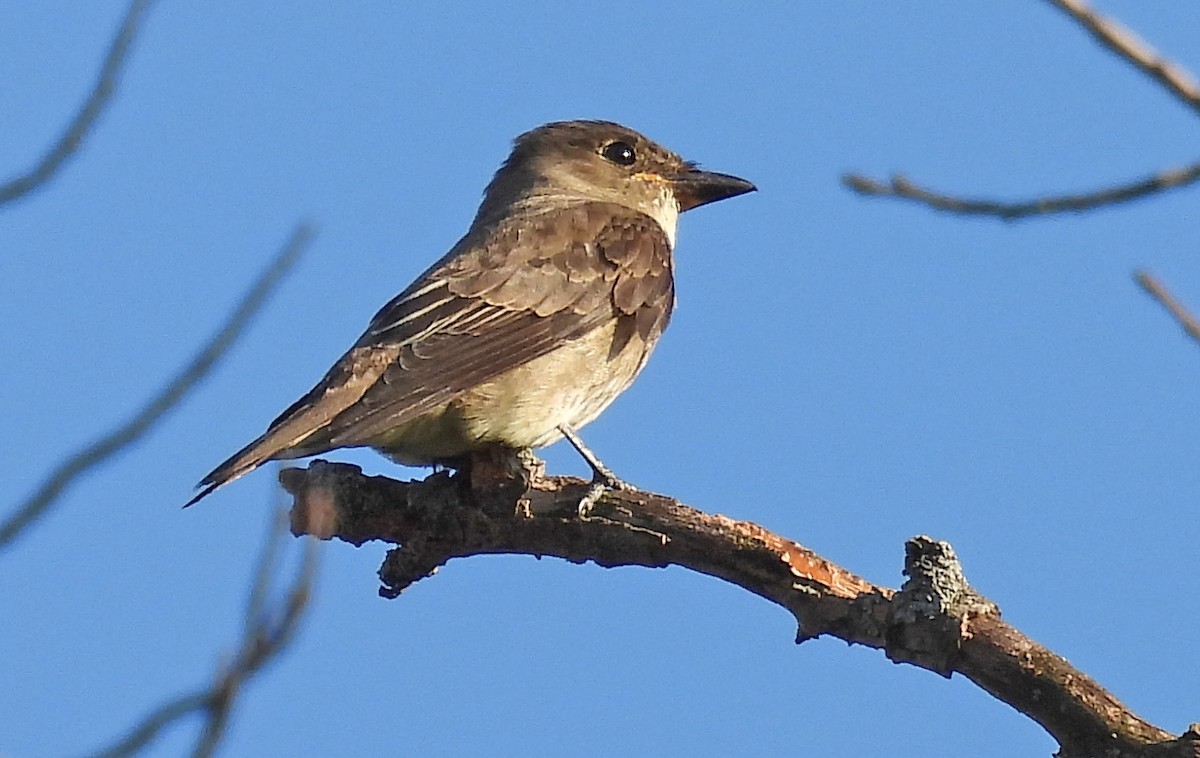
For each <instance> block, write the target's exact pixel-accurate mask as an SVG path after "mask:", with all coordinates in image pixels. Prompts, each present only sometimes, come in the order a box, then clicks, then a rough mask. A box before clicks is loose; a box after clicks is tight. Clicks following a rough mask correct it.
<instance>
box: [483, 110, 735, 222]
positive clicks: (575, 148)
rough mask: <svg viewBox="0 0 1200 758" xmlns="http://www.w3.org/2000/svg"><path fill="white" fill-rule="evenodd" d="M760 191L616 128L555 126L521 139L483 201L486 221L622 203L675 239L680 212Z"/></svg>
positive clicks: (606, 123)
mask: <svg viewBox="0 0 1200 758" xmlns="http://www.w3.org/2000/svg"><path fill="white" fill-rule="evenodd" d="M754 189H755V187H754V185H753V184H751V183H750V182H748V181H746V180H745V179H739V178H738V177H736V176H730V175H728V174H718V173H715V172H712V171H704V170H702V169H700V168H699V167H698V166H697V165H696V164H695V163H692V162H689V161H685V160H684V159H683V158H681V157H680V156H678V155H676V154H675V153H673V152H671V151H670V150H668V149H666V148H665V147H663V146H661V145H659V144H657V143H655V142H653V141H651V140H650V139H647V138H646V137H644V136H643V135H641V134H639V133H637V132H635V131H634V130H632V129H629V128H628V127H624V126H621V125H620V124H615V123H613V122H611V121H557V122H554V123H550V124H545V125H544V126H539V127H538V128H536V129H533V130H531V131H528V132H526V133H525V134H522V135H521V136H520V137H517V139H516V143H515V145H514V146H513V151H512V154H511V155H510V156H509V157H508V160H507V161H505V163H504V165H503V166H501V167H500V170H499V171H498V172H496V176H495V178H494V179H493V180H492V183H491V184H489V185H488V188H487V192H486V193H485V197H484V203H483V207H481V208H480V216H481V217H483V216H485V215H487V214H486V213H485V211H487V210H488V209H489V207H490V209H491V210H493V211H500V210H501V209H502V208H503V207H505V206H508V205H511V204H512V203H514V202H518V201H525V200H535V201H536V200H538V199H543V200H546V201H548V202H564V201H566V202H569V201H572V200H589V201H597V202H608V203H616V204H618V205H622V206H625V207H627V208H631V209H634V210H637V211H640V212H642V213H645V214H646V215H648V216H651V217H653V218H655V219H656V220H657V221H658V222H659V224H660V225H662V227H663V229H664V230H665V231H666V232H667V234H668V236H670V237H671V238H672V239H674V237H675V219H676V218H677V217H678V215H679V213H680V212H682V211H686V210H690V209H692V208H696V207H698V206H701V205H704V204H706V203H711V202H715V201H717V200H724V199H725V198H729V197H734V196H736V195H741V194H744V193H746V192H751V191H753V190H754Z"/></svg>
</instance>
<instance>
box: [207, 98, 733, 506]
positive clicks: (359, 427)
mask: <svg viewBox="0 0 1200 758" xmlns="http://www.w3.org/2000/svg"><path fill="white" fill-rule="evenodd" d="M754 189H755V187H754V185H752V184H751V183H750V182H747V181H745V180H744V179H739V178H737V177H734V176H728V175H726V174H717V173H713V172H709V171H703V170H701V169H699V168H697V166H696V164H694V163H690V162H687V161H684V160H683V159H682V158H680V157H679V156H678V155H676V154H675V153H673V152H671V151H669V150H667V149H666V148H663V147H661V146H660V145H658V144H656V143H654V142H651V141H650V140H649V139H647V138H646V137H644V136H642V135H641V134H638V133H637V132H635V131H633V130H632V129H628V128H626V127H624V126H621V125H620V124H615V123H611V122H607V121H562V122H556V123H550V124H546V125H544V126H540V127H538V128H536V129H533V130H532V131H529V132H526V133H525V134H522V135H521V136H520V137H517V139H516V141H515V143H514V147H513V150H512V154H511V155H510V156H509V157H508V160H507V161H505V163H504V165H503V166H501V167H500V170H499V171H497V172H496V175H495V177H494V178H493V179H492V181H491V183H490V184H488V186H487V189H486V191H485V192H484V197H483V203H482V205H480V207H479V212H478V213H477V214H476V215H475V220H474V221H473V222H472V223H471V228H470V229H469V230H467V233H466V235H465V236H464V237H463V238H462V239H461V240H459V242H458V244H456V245H455V246H454V247H453V248H451V249H450V252H448V253H447V254H446V255H445V256H444V257H443V258H442V259H441V260H439V261H438V262H437V263H435V264H433V266H432V267H430V268H429V269H428V270H427V271H426V272H425V273H423V274H421V276H419V277H418V278H417V280H416V281H415V282H413V283H412V284H411V285H409V287H408V288H407V289H406V290H404V291H403V292H401V293H400V294H399V295H397V296H396V297H395V298H394V299H393V300H392V301H391V302H389V303H388V304H387V305H385V306H384V307H383V308H382V309H381V310H380V311H379V313H377V314H375V318H374V319H372V320H371V323H370V326H368V327H367V331H366V333H365V334H363V335H362V337H360V338H359V340H358V342H356V343H355V344H354V346H353V347H352V348H350V350H349V351H348V352H347V353H346V354H345V355H343V356H342V357H341V358H340V359H339V360H338V362H337V363H335V364H334V365H333V368H331V369H330V370H329V373H327V374H326V375H325V377H324V378H323V379H322V380H321V381H320V382H319V383H318V384H317V386H316V387H314V388H313V389H312V390H310V391H309V393H308V394H307V395H305V396H304V397H302V398H300V399H299V400H297V401H296V402H295V403H294V404H293V405H292V406H291V407H290V408H288V409H287V410H285V411H284V412H283V413H282V414H281V415H280V416H279V418H277V419H275V421H274V422H272V423H271V426H270V427H269V428H268V429H267V431H266V432H265V433H264V434H263V435H262V436H261V437H259V438H258V439H256V440H254V441H253V442H251V443H250V444H249V445H247V446H246V447H244V448H243V449H241V450H239V451H238V452H237V453H235V454H234V455H233V456H232V457H231V458H229V460H227V461H225V462H224V463H222V464H221V465H220V466H217V468H216V469H214V470H213V471H212V473H210V474H209V475H208V476H206V477H204V479H203V480H202V481H201V482H200V484H199V485H197V486H198V487H203V489H202V490H201V491H200V493H199V494H197V495H196V496H195V497H194V498H192V500H191V501H190V502H189V503H188V505H192V504H193V503H195V502H197V501H198V500H200V499H201V498H203V497H205V496H206V495H208V494H209V493H211V492H212V491H213V490H215V489H217V488H218V487H221V486H222V485H224V484H227V483H229V482H231V481H233V480H234V479H237V478H238V477H240V476H242V475H243V474H246V473H248V472H250V471H253V470H254V469H255V468H257V467H259V466H261V465H262V464H264V463H266V462H267V461H270V460H277V459H289V458H302V457H305V456H310V455H316V454H319V453H324V452H327V451H329V450H333V449H334V448H341V447H364V446H366V447H372V448H375V449H376V450H378V451H379V452H381V453H383V454H384V455H386V456H388V457H390V458H392V459H393V460H395V461H397V462H400V463H403V464H407V465H428V464H442V465H447V466H450V467H461V466H462V465H464V464H465V462H466V461H467V460H468V457H469V456H470V455H471V454H472V453H475V452H477V451H480V450H483V449H485V448H487V447H489V446H496V445H499V446H502V447H504V448H512V449H514V450H528V449H531V448H537V447H542V446H544V445H548V444H550V443H552V442H554V441H556V440H558V439H560V438H562V437H564V436H566V437H567V438H568V439H569V440H570V441H571V442H572V444H574V445H575V446H576V448H577V449H579V451H580V453H581V454H582V455H583V456H584V457H585V458H586V459H587V460H588V462H589V464H591V465H592V469H593V471H594V472H596V478H597V481H603V482H604V483H606V484H609V485H615V484H619V480H616V479H615V477H613V476H612V474H611V472H609V471H608V470H607V469H606V468H604V467H603V465H602V464H600V462H599V461H598V460H596V458H595V456H594V455H591V453H590V451H588V450H587V448H586V447H585V446H584V445H583V444H582V442H581V441H580V440H579V438H578V435H577V434H576V433H575V432H576V430H577V429H579V428H580V427H582V426H583V425H584V424H587V423H588V422H589V421H591V420H592V419H594V418H596V416H598V415H599V414H600V412H601V411H603V410H604V409H605V408H607V407H608V405H609V404H610V403H611V402H612V401H613V400H614V399H615V398H616V397H617V395H619V394H620V393H621V392H623V391H624V390H625V389H626V388H627V387H628V386H629V385H630V383H631V382H633V380H634V378H635V377H636V376H637V375H638V373H639V372H640V371H641V370H642V368H643V367H644V366H645V365H646V359H647V358H648V357H649V356H650V351H651V350H653V349H654V345H655V343H656V342H657V341H658V338H659V337H660V336H661V335H662V332H663V329H665V328H666V326H667V322H668V321H669V320H670V318H671V309H672V308H673V306H674V304H675V283H674V277H673V269H674V258H673V251H674V247H675V227H676V222H677V220H678V217H679V213H680V212H681V211H686V210H689V209H691V208H695V207H697V206H700V205H704V204H705V203H711V202H714V201H716V200H722V199H725V198H728V197H734V196H735V195H741V194H743V193H746V192H750V191H752V190H754Z"/></svg>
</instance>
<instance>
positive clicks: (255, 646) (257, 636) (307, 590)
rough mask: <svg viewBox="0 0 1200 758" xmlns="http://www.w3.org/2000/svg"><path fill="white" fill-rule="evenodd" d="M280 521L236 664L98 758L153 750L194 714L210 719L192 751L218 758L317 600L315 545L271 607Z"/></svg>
mask: <svg viewBox="0 0 1200 758" xmlns="http://www.w3.org/2000/svg"><path fill="white" fill-rule="evenodd" d="M273 515H274V516H276V518H274V519H273V523H272V526H271V528H270V529H268V530H267V538H266V541H265V542H264V544H263V547H262V550H261V551H260V553H259V561H258V567H257V569H256V570H255V576H254V580H253V583H252V589H251V597H257V598H259V599H258V601H257V602H254V601H252V602H251V603H249V604H248V607H247V615H246V623H245V626H244V630H243V633H242V641H241V644H240V646H239V649H238V652H237V654H236V655H235V656H234V657H233V661H232V662H231V663H230V664H229V665H228V666H226V667H224V668H223V670H221V671H220V672H219V675H218V676H217V677H216V679H215V681H214V682H213V683H212V684H211V685H210V686H209V687H206V688H204V689H201V690H198V691H196V692H193V693H190V694H187V695H184V696H182V697H179V698H177V699H175V700H172V701H170V702H169V703H166V704H165V705H163V706H161V707H159V708H158V709H156V710H155V711H153V712H152V713H151V714H150V715H149V716H147V717H146V718H145V719H143V720H142V721H141V722H140V723H139V724H137V725H136V726H134V728H133V729H131V730H130V731H129V733H128V734H127V735H126V736H125V737H122V738H121V739H120V740H119V741H118V742H117V743H116V744H114V745H112V746H111V747H108V748H105V749H104V750H102V751H100V752H98V753H94V754H93V758H128V756H132V755H135V754H136V753H137V752H138V751H140V750H141V749H143V748H144V747H146V746H147V745H149V744H150V743H151V742H152V741H153V740H154V739H155V738H156V737H157V736H158V735H159V734H160V733H161V732H162V730H163V729H166V728H167V727H169V726H172V725H173V724H175V723H176V722H178V721H180V720H181V719H183V718H185V717H187V716H190V715H191V714H193V713H202V714H204V716H205V723H204V727H203V729H202V730H201V732H200V735H199V737H198V739H197V741H196V745H195V747H194V748H193V750H192V756H193V758H207V757H208V756H211V755H213V753H214V751H215V750H216V748H217V746H218V745H219V744H220V741H221V738H222V737H223V736H224V734H225V728H226V726H227V725H228V723H229V717H230V714H231V713H232V712H233V706H234V704H235V702H236V700H237V696H238V695H239V694H240V693H241V691H242V687H243V686H244V685H245V684H246V683H247V682H248V681H249V680H250V679H251V678H253V677H254V675H255V674H257V673H259V672H260V671H262V670H263V669H264V668H265V667H266V665H267V664H268V663H270V662H271V661H272V660H274V659H276V658H278V657H279V654H280V653H282V652H283V651H284V650H285V649H286V648H287V646H288V644H289V643H290V642H291V641H292V639H293V638H294V637H295V634H296V631H297V630H298V629H299V626H300V621H301V620H302V618H303V616H304V611H305V609H306V608H307V607H308V601H309V598H310V597H311V594H312V586H313V578H314V576H315V573H316V565H317V562H316V561H317V550H316V547H317V543H316V541H315V540H309V541H308V544H307V545H305V549H304V557H303V559H302V561H301V564H300V567H299V569H298V570H297V572H296V575H295V577H294V578H293V579H292V584H291V587H290V588H289V589H288V590H287V592H286V593H284V594H283V595H282V597H281V598H280V600H279V601H278V604H277V606H276V607H273V608H268V607H267V598H269V597H271V596H272V595H273V594H274V592H273V591H272V588H271V584H272V576H273V574H274V570H273V567H274V563H275V561H274V556H275V555H276V554H277V553H278V551H279V548H280V546H281V542H282V540H283V538H284V537H285V535H286V534H287V532H286V530H285V529H284V525H285V524H286V521H285V520H284V519H283V518H282V512H278V513H275V514H273Z"/></svg>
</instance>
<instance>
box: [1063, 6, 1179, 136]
mask: <svg viewBox="0 0 1200 758" xmlns="http://www.w3.org/2000/svg"><path fill="white" fill-rule="evenodd" d="M1047 1H1048V2H1049V3H1050V4H1051V5H1053V6H1054V7H1056V8H1058V9H1059V10H1061V11H1062V12H1063V13H1066V14H1067V15H1068V16H1070V17H1071V18H1073V19H1075V21H1077V22H1078V23H1079V25H1080V26H1082V27H1083V28H1084V29H1087V31H1088V32H1089V33H1090V34H1091V35H1092V36H1093V37H1095V38H1096V40H1097V41H1098V42H1099V43H1100V44H1101V45H1103V46H1104V47H1107V48H1108V49H1109V50H1111V51H1112V52H1114V53H1116V54H1117V55H1119V56H1120V57H1122V58H1124V59H1125V60H1126V61H1128V62H1129V63H1131V64H1133V65H1134V66H1135V67H1137V68H1138V69H1139V70H1141V71H1142V72H1143V73H1145V74H1146V75H1147V76H1149V77H1150V78H1151V79H1153V80H1154V81H1156V82H1158V83H1159V84H1160V85H1162V87H1163V89H1165V90H1167V92H1170V93H1171V94H1172V95H1174V96H1175V97H1177V98H1179V100H1181V101H1182V102H1183V103H1184V105H1187V106H1188V107H1189V108H1191V109H1192V110H1194V111H1196V112H1197V113H1200V84H1197V82H1196V78H1195V77H1193V76H1192V74H1191V72H1189V71H1188V70H1186V69H1184V68H1183V67H1182V66H1179V65H1178V64H1175V63H1172V62H1171V61H1170V60H1168V59H1166V58H1164V57H1162V56H1161V55H1159V54H1158V52H1157V51H1156V50H1154V48H1152V47H1150V46H1149V45H1148V44H1146V43H1145V42H1144V41H1143V40H1142V39H1141V38H1140V37H1138V36H1137V34H1135V33H1134V32H1133V30H1131V29H1129V28H1128V27H1126V26H1124V25H1123V24H1121V23H1120V22H1118V21H1115V20H1113V19H1111V18H1105V17H1104V16H1101V15H1100V14H1098V13H1096V12H1095V11H1093V10H1092V9H1091V8H1089V7H1088V5H1087V3H1085V2H1083V0H1047Z"/></svg>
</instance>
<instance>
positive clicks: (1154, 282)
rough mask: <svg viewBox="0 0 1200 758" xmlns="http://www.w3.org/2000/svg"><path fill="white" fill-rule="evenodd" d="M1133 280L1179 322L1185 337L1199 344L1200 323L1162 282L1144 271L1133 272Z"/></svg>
mask: <svg viewBox="0 0 1200 758" xmlns="http://www.w3.org/2000/svg"><path fill="white" fill-rule="evenodd" d="M1133 278H1134V281H1136V282H1137V283H1138V286H1140V287H1141V288H1142V289H1144V290H1145V291H1146V293H1147V294H1149V295H1150V297H1152V298H1154V299H1155V300H1157V301H1158V302H1159V303H1161V304H1162V307H1164V308H1166V309H1167V312H1168V313H1170V314H1171V315H1172V316H1174V317H1175V320H1176V321H1178V322H1179V326H1181V327H1182V328H1183V331H1184V333H1185V334H1187V336H1189V337H1191V338H1192V339H1193V340H1195V341H1196V342H1200V322H1197V321H1196V317H1195V316H1193V315H1192V314H1191V312H1189V311H1188V309H1187V308H1186V307H1184V305H1183V304H1182V303H1180V302H1179V301H1178V300H1176V299H1175V297H1174V296H1173V295H1172V294H1171V293H1170V292H1168V291H1167V288H1166V287H1164V286H1163V284H1162V282H1160V281H1158V279H1157V278H1155V276H1154V275H1153V274H1150V273H1148V272H1146V271H1138V272H1135V273H1134V275H1133Z"/></svg>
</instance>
